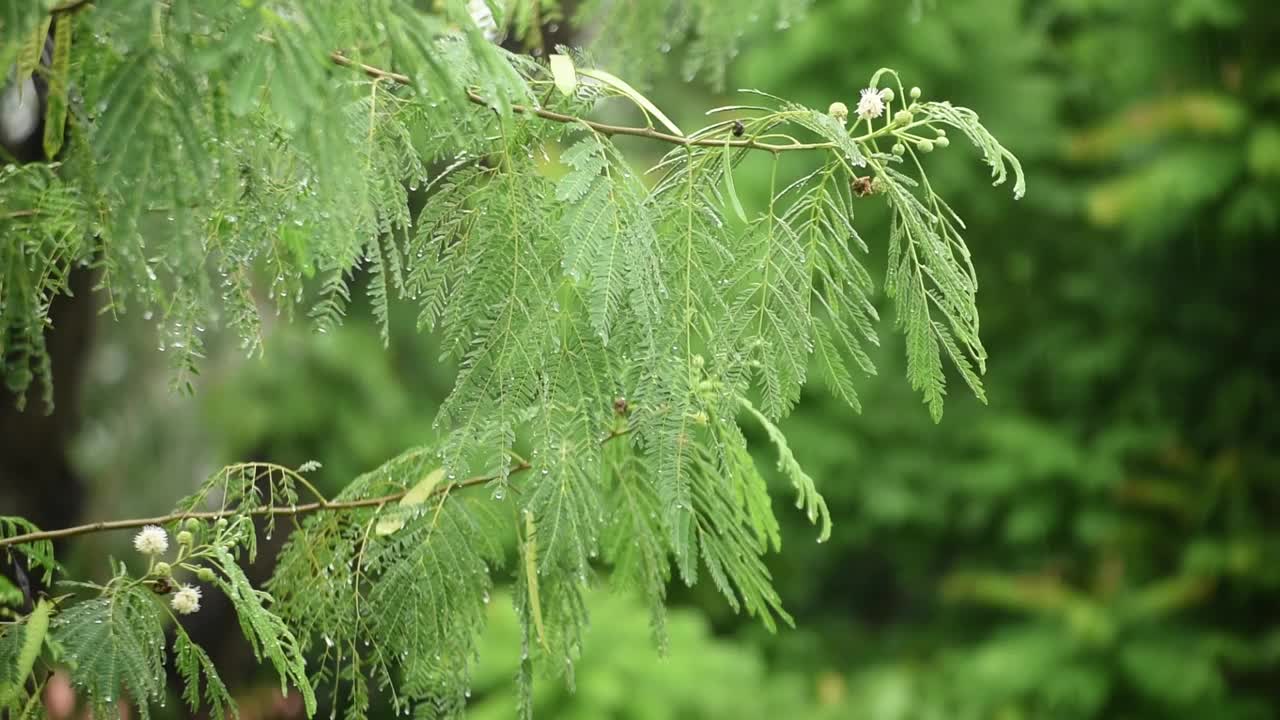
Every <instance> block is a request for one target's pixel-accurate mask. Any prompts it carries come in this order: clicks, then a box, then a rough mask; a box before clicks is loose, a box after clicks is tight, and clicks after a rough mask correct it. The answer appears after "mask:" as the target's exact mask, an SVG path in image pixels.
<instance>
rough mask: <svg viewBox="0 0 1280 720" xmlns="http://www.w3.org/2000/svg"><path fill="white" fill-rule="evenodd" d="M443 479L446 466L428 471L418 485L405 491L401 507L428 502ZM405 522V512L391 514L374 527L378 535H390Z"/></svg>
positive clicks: (401, 499)
mask: <svg viewBox="0 0 1280 720" xmlns="http://www.w3.org/2000/svg"><path fill="white" fill-rule="evenodd" d="M443 479H444V468H436V469H435V470H432V471H431V472H429V473H427V475H426V477H424V478H422V479H421V480H419V481H418V483H417V484H416V485H414V486H413V487H412V488H410V489H409V492H407V493H405V496H404V497H402V498H400V505H399V507H401V508H408V507H413V506H415V505H421V504H422V503H424V502H426V501H427V498H429V497H431V494H432V493H433V492H435V489H436V486H437V485H439V484H440V481H441V480H443ZM404 523H405V516H404V513H403V512H401V513H397V514H394V515H390V516H387V517H384V518H382V519H380V520H378V524H377V525H376V526H375V527H374V532H375V533H377V534H378V535H390V534H391V533H393V532H395V531H397V530H399V529H400V528H402V527H404Z"/></svg>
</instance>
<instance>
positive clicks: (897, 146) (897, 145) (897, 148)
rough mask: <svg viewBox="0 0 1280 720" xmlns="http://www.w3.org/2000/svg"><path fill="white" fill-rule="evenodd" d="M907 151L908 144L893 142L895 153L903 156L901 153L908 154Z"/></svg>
mask: <svg viewBox="0 0 1280 720" xmlns="http://www.w3.org/2000/svg"><path fill="white" fill-rule="evenodd" d="M906 152H907V146H906V145H903V144H902V143H894V144H893V154H894V155H899V156H901V155H905V154H906Z"/></svg>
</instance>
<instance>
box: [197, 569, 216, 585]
mask: <svg viewBox="0 0 1280 720" xmlns="http://www.w3.org/2000/svg"><path fill="white" fill-rule="evenodd" d="M196 577H198V578H200V582H213V571H212V570H210V569H209V568H207V567H202V568H200V569H199V570H197V571H196Z"/></svg>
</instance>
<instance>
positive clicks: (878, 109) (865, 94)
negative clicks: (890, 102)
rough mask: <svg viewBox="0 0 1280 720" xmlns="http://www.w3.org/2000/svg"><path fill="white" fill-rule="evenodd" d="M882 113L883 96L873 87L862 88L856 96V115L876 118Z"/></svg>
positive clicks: (864, 117)
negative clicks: (857, 96)
mask: <svg viewBox="0 0 1280 720" xmlns="http://www.w3.org/2000/svg"><path fill="white" fill-rule="evenodd" d="M883 114H884V97H883V96H882V95H881V94H880V91H879V90H876V89H875V88H863V89H862V94H861V95H860V96H859V98H858V117H860V118H863V119H870V118H878V117H880V116H881V115H883Z"/></svg>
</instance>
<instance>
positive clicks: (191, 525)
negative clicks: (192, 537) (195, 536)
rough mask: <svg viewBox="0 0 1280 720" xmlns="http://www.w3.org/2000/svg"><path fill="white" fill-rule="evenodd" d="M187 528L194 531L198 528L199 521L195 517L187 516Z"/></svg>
mask: <svg viewBox="0 0 1280 720" xmlns="http://www.w3.org/2000/svg"><path fill="white" fill-rule="evenodd" d="M187 529H188V530H190V531H191V532H196V531H197V530H199V529H200V521H199V520H197V519H195V518H187Z"/></svg>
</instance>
